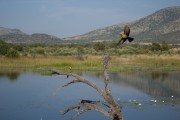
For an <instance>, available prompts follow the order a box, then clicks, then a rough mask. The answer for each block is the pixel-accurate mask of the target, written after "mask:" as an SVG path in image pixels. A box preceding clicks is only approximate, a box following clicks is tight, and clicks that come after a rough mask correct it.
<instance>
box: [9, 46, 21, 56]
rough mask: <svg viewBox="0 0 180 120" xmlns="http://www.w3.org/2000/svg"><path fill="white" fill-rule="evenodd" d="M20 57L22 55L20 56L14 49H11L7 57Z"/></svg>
mask: <svg viewBox="0 0 180 120" xmlns="http://www.w3.org/2000/svg"><path fill="white" fill-rule="evenodd" d="M19 56H20V55H19V53H18V51H17V50H15V49H13V48H10V49H9V50H8V51H7V54H6V57H9V58H18V57H19Z"/></svg>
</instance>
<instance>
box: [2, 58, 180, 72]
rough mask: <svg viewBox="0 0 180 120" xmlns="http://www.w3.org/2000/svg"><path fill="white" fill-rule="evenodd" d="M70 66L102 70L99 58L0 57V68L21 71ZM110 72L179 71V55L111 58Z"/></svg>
mask: <svg viewBox="0 0 180 120" xmlns="http://www.w3.org/2000/svg"><path fill="white" fill-rule="evenodd" d="M69 66H71V67H72V69H73V70H102V63H101V56H90V55H87V56H84V59H83V60H79V59H78V58H77V57H76V56H36V57H20V58H13V59H12V58H6V57H0V68H1V70H3V69H5V68H6V69H7V68H8V69H15V68H19V69H22V70H32V69H36V70H38V69H42V70H47V69H60V70H64V71H66V70H67V68H68V67H69ZM109 69H110V71H132V70H163V71H172V70H178V71H179V70H180V55H173V56H170V55H168V56H165V55H160V56H158V55H151V56H150V55H122V56H111V57H110V64H109Z"/></svg>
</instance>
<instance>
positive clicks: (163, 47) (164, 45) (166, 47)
mask: <svg viewBox="0 0 180 120" xmlns="http://www.w3.org/2000/svg"><path fill="white" fill-rule="evenodd" d="M161 50H162V51H168V50H169V45H168V44H167V43H166V42H165V41H163V42H162V44H161Z"/></svg>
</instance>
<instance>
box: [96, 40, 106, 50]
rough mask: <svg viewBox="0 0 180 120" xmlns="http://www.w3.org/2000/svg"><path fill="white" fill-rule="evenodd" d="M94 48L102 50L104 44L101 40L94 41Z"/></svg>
mask: <svg viewBox="0 0 180 120" xmlns="http://www.w3.org/2000/svg"><path fill="white" fill-rule="evenodd" d="M94 49H95V50H96V51H104V50H105V44H104V43H103V42H96V43H95V45H94Z"/></svg>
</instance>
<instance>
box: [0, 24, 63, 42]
mask: <svg viewBox="0 0 180 120" xmlns="http://www.w3.org/2000/svg"><path fill="white" fill-rule="evenodd" d="M0 40H3V41H5V42H8V43H50V44H53V43H60V42H62V41H63V40H62V39H60V38H58V37H55V36H52V35H48V34H39V33H35V34H32V35H28V34H26V33H23V32H22V31H20V30H19V29H9V28H4V27H0Z"/></svg>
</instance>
